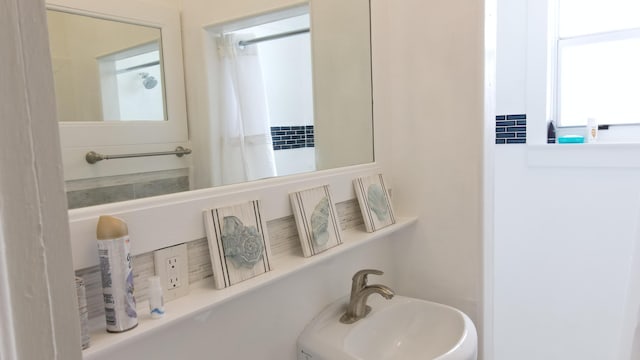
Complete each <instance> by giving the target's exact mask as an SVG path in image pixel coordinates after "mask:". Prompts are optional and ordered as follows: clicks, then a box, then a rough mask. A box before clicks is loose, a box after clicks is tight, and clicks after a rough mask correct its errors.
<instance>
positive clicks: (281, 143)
mask: <svg viewBox="0 0 640 360" xmlns="http://www.w3.org/2000/svg"><path fill="white" fill-rule="evenodd" d="M271 140H272V141H273V150H289V149H300V148H305V147H314V146H315V140H314V130H313V125H302V126H272V127H271Z"/></svg>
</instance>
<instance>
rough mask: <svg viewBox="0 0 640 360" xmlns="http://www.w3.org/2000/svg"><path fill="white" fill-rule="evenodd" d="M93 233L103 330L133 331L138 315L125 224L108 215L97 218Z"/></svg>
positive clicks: (127, 232)
mask: <svg viewBox="0 0 640 360" xmlns="http://www.w3.org/2000/svg"><path fill="white" fill-rule="evenodd" d="M96 234H97V236H96V237H97V239H98V256H99V257H100V271H101V272H102V294H103V296H104V307H105V317H106V320H107V331H108V332H122V331H126V330H129V329H133V328H134V327H136V325H138V315H137V313H136V299H135V298H134V296H133V268H132V264H131V251H130V244H129V241H130V240H129V231H128V229H127V224H126V223H125V222H124V221H122V220H120V219H118V218H115V217H112V216H100V219H99V220H98V227H97V231H96Z"/></svg>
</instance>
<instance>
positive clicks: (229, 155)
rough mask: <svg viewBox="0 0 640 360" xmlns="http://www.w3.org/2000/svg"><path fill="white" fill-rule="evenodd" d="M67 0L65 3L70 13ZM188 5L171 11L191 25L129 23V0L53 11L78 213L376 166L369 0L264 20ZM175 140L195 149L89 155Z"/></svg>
mask: <svg viewBox="0 0 640 360" xmlns="http://www.w3.org/2000/svg"><path fill="white" fill-rule="evenodd" d="M66 1H67V0H56V5H59V6H62V7H64V8H65V9H70V8H71V7H70V6H69V4H68V3H66ZM130 1H133V2H135V0H130ZM92 3H93V2H88V3H82V4H84V5H87V6H89V4H92ZM71 4H73V5H74V6H77V5H78V4H79V3H78V2H71ZM144 5H145V7H146V8H147V9H150V8H149V5H150V4H149V3H146V2H145V4H144ZM180 6H182V8H179V7H178V6H176V13H175V14H173V15H172V16H175V17H176V18H177V19H179V18H180V17H179V13H180V12H181V11H182V12H183V15H182V18H181V21H182V24H181V27H182V31H183V32H184V33H183V34H179V32H180V22H179V20H177V21H176V22H175V23H176V24H177V25H178V26H173V25H171V27H170V29H171V31H165V30H166V28H165V24H166V22H165V20H158V21H155V20H151V19H149V17H148V16H147V17H145V18H144V19H141V20H140V23H141V24H150V23H151V24H158V27H154V26H147V25H135V24H132V22H135V20H134V19H135V18H136V13H135V12H134V11H130V12H127V11H126V9H125V7H126V6H125V4H124V3H123V13H122V16H121V17H120V16H119V15H117V14H115V13H109V14H107V15H105V18H106V19H99V17H100V15H98V14H100V13H101V12H100V11H99V10H96V9H95V8H91V9H78V12H80V13H86V14H90V15H89V16H87V15H79V14H65V13H64V12H62V11H59V10H60V8H58V7H55V10H49V11H48V16H49V32H50V43H51V52H52V58H53V66H54V73H55V74H54V77H55V85H56V89H55V90H56V97H57V101H58V118H59V119H60V120H61V142H62V150H63V154H62V156H63V164H64V172H65V183H66V186H67V195H68V196H67V197H68V203H69V208H70V209H74V208H81V207H86V206H92V205H98V204H104V203H109V202H115V201H123V200H131V199H138V198H142V197H149V196H156V195H163V194H168V193H173V192H178V191H187V190H193V189H201V188H207V187H211V186H220V185H226V184H235V183H240V182H245V181H253V180H258V179H265V178H271V177H276V176H285V175H290V174H298V173H304V172H312V171H316V170H324V169H333V168H337V167H343V166H349V165H357V164H364V163H369V162H372V161H373V119H372V115H373V114H372V96H371V94H372V93H371V91H372V89H371V49H370V23H369V22H370V18H369V0H352V1H349V2H343V1H339V0H323V1H311V2H309V3H304V2H301V3H300V4H298V5H296V6H294V7H286V8H283V9H282V10H278V11H274V12H271V13H259V12H258V11H253V12H251V14H253V17H251V16H248V17H247V16H243V17H237V16H238V15H237V14H234V15H233V16H226V15H225V14H223V13H224V9H219V10H220V12H222V13H216V16H215V17H211V21H207V20H206V19H202V18H198V19H195V18H194V17H193V14H194V12H199V13H201V12H202V11H203V10H200V9H198V10H197V11H196V9H195V8H196V7H202V6H203V7H206V6H209V5H206V4H204V3H199V2H195V3H190V2H183V3H181V5H180ZM108 7H109V8H110V9H112V8H118V9H120V7H119V6H117V5H114V6H108ZM165 10H167V9H166V8H164V10H163V11H165ZM151 12H153V11H148V12H147V13H151ZM185 14H187V15H185ZM189 14H191V15H189ZM256 14H259V15H256ZM146 15H147V14H145V16H146ZM119 18H121V19H123V20H122V21H120V20H117V19H119ZM205 18H206V16H205ZM216 18H217V19H225V18H226V19H229V18H238V19H240V20H238V21H230V22H227V23H219V22H216V20H215V19H216ZM203 20H204V21H203ZM78 23H85V26H87V28H82V29H81V28H79V27H77V26H79V25H78ZM196 23H197V25H196ZM203 23H209V24H215V25H212V26H208V27H203V26H202V25H201V24H203ZM172 24H173V22H172ZM160 29H162V30H160ZM173 29H176V30H175V31H174V30H173ZM174 32H175V33H176V34H174ZM202 34H205V36H204V37H203V36H202ZM90 35H99V37H97V38H91V37H90ZM169 36H171V38H170V37H169ZM112 37H113V38H112ZM181 38H182V39H183V41H184V44H181V43H180V39H181ZM169 40H171V41H169ZM176 40H177V41H176ZM163 54H164V55H163ZM174 54H175V55H177V56H174ZM169 55H171V57H170V56H169ZM195 56H197V57H198V59H194V57H195ZM163 58H164V59H163ZM172 59H184V64H185V66H184V69H183V67H182V62H181V61H180V62H177V61H174V60H172ZM177 74H180V77H175V76H176V75H177ZM182 76H184V80H183V81H180V80H182ZM172 79H173V80H172ZM175 80H177V81H175ZM176 84H186V88H187V89H189V91H187V92H186V93H185V92H184V90H183V89H182V88H181V87H177V86H176ZM163 86H165V87H166V88H164V89H163ZM178 89H179V90H180V92H178V91H176V90H178ZM89 95H94V97H93V98H89ZM179 99H181V101H182V106H184V100H185V99H186V100H187V103H188V105H189V106H188V108H187V114H188V115H189V117H188V119H186V120H187V121H188V138H187V135H186V134H187V121H185V122H176V121H173V120H175V119H176V116H173V115H172V112H171V111H172V110H174V111H175V110H176V109H180V108H183V107H181V106H174V104H175V102H176V101H177V100H179ZM178 105H180V103H179V102H178ZM174 115H175V114H174ZM179 117H180V116H178V118H179ZM122 120H138V121H122ZM140 120H166V121H140ZM86 121H92V122H93V123H87V124H85V125H83V127H78V126H76V125H75V123H76V122H78V123H79V122H86ZM116 123H117V126H116V127H115V128H113V129H114V130H112V127H109V126H110V124H116ZM153 123H155V124H156V125H152V124H153ZM159 124H164V125H162V126H158V125H159ZM146 125H150V126H146ZM151 125H152V126H155V127H151ZM165 125H166V126H165ZM169 126H174V127H175V128H173V127H169ZM129 129H130V130H129ZM116 130H117V131H119V132H117V133H116ZM160 131H164V132H162V135H156V134H157V132H160ZM178 134H180V135H178ZM125 137H126V138H125ZM94 139H95V140H94ZM177 146H181V147H184V148H189V149H192V150H193V152H192V153H191V154H190V155H187V156H183V157H181V158H177V157H176V156H154V157H147V158H136V157H133V158H127V159H117V160H116V159H110V160H104V161H100V162H98V163H95V164H93V165H91V164H88V163H87V162H86V161H85V160H84V157H85V155H86V153H87V152H89V151H95V152H97V153H101V154H105V155H122V154H135V153H152V152H167V151H168V150H173V149H175V148H176V147H177Z"/></svg>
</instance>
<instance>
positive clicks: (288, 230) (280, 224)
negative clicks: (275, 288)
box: [76, 199, 363, 318]
mask: <svg viewBox="0 0 640 360" xmlns="http://www.w3.org/2000/svg"><path fill="white" fill-rule="evenodd" d="M336 210H337V211H338V217H339V219H340V225H341V227H342V229H343V230H347V229H353V228H356V227H359V226H362V225H363V221H362V213H361V212H360V206H359V205H358V201H357V200H356V199H352V200H348V201H344V202H341V203H338V204H336ZM267 231H268V232H269V241H270V244H271V253H272V255H273V258H274V262H275V264H276V265H277V263H278V259H279V258H280V257H282V256H283V255H285V256H286V255H292V254H294V255H299V256H303V255H302V247H301V246H300V239H299V238H298V229H297V228H296V222H295V219H294V218H293V216H286V217H283V218H279V219H274V220H271V221H268V222H267ZM132 241H135V239H132ZM187 255H188V257H189V283H194V282H196V281H200V280H203V279H206V278H209V277H211V276H212V275H213V272H212V267H211V258H210V257H209V244H208V242H207V239H206V238H204V239H197V240H193V241H187ZM96 256H97V254H96ZM133 274H134V278H133V283H134V285H135V290H134V291H135V297H136V300H137V301H138V302H142V301H145V300H147V298H148V296H147V291H148V282H149V280H148V279H149V277H150V276H153V275H155V264H154V258H153V252H148V253H145V254H141V255H137V256H134V257H133ZM76 276H79V277H82V278H83V279H84V282H85V286H86V296H87V308H88V310H89V318H93V317H97V316H101V315H103V314H104V303H103V300H102V283H101V279H100V268H99V267H98V266H93V267H90V268H87V269H82V270H77V271H76ZM211 281H213V279H212V280H211Z"/></svg>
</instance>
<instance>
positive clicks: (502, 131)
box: [496, 114, 527, 144]
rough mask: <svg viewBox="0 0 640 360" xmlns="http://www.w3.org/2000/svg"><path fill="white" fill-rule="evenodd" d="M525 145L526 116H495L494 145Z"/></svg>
mask: <svg viewBox="0 0 640 360" xmlns="http://www.w3.org/2000/svg"><path fill="white" fill-rule="evenodd" d="M526 143H527V114H516V115H497V116H496V144H526Z"/></svg>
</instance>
